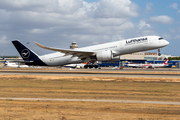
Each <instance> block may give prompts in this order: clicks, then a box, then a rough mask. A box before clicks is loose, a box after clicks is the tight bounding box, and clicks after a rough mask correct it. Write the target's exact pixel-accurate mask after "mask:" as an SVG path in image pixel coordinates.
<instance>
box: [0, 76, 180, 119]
mask: <svg viewBox="0 0 180 120" xmlns="http://www.w3.org/2000/svg"><path fill="white" fill-rule="evenodd" d="M0 78H1V79H0V91H1V92H0V96H1V97H17V98H68V99H113V100H144V101H171V102H180V82H179V79H163V78H115V77H114V78H110V77H61V76H33V75H32V76H31V75H29V76H28V75H25V76H23V75H0ZM1 119H2V120H4V119H7V120H11V119H12V120H14V119H17V120H19V119H22V120H28V119H45V120H50V119H52V120H54V119H57V120H59V119H62V120H66V119H67V120H74V119H77V120H84V119H87V120H110V119H112V120H115V119H116V120H118V119H140V120H141V119H147V120H149V119H151V120H152V119H180V106H178V105H155V104H130V103H95V102H58V101H53V102H52V101H14V100H11V99H7V100H1V101H0V120H1Z"/></svg>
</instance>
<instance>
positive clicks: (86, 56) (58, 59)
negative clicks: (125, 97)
mask: <svg viewBox="0 0 180 120" xmlns="http://www.w3.org/2000/svg"><path fill="white" fill-rule="evenodd" d="M12 43H13V45H14V46H15V48H16V49H17V51H18V52H19V54H20V55H21V57H22V58H23V60H24V63H25V64H27V65H34V66H35V65H38V66H63V65H67V64H78V63H85V62H92V63H94V62H96V61H110V60H113V58H114V57H116V56H120V55H123V54H129V53H134V52H140V51H147V50H153V49H158V48H162V47H165V46H167V45H168V44H169V42H168V41H167V40H165V39H163V38H162V37H159V36H144V37H137V38H131V39H125V40H121V41H115V42H110V43H105V44H99V45H93V46H89V47H83V48H76V49H60V48H53V47H46V46H43V45H41V44H39V43H37V42H34V43H35V44H36V45H37V46H39V47H41V48H44V49H48V50H52V51H55V53H51V54H47V55H42V56H39V55H37V54H36V53H35V52H33V51H32V50H30V49H29V48H27V47H26V46H25V45H23V44H22V43H21V42H20V41H18V40H14V41H12Z"/></svg>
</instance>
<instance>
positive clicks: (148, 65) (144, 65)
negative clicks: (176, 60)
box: [125, 59, 168, 69]
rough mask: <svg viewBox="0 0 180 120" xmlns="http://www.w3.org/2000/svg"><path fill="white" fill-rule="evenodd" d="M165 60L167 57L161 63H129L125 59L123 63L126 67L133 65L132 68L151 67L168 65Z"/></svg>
mask: <svg viewBox="0 0 180 120" xmlns="http://www.w3.org/2000/svg"><path fill="white" fill-rule="evenodd" d="M167 62H168V59H166V60H165V61H164V63H163V64H133V63H131V64H130V63H129V62H128V61H127V60H125V64H126V66H128V67H133V68H139V67H141V68H152V69H154V68H162V67H167V66H168V64H167Z"/></svg>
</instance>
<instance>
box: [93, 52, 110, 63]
mask: <svg viewBox="0 0 180 120" xmlns="http://www.w3.org/2000/svg"><path fill="white" fill-rule="evenodd" d="M96 58H97V61H106V60H112V59H113V53H112V51H111V50H109V51H100V52H98V53H97V54H96Z"/></svg>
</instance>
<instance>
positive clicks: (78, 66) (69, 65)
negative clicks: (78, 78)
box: [63, 63, 87, 69]
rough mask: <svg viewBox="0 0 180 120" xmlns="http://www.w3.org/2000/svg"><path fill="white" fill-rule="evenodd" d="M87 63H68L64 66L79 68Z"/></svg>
mask: <svg viewBox="0 0 180 120" xmlns="http://www.w3.org/2000/svg"><path fill="white" fill-rule="evenodd" d="M86 64H87V63H80V64H67V65H64V66H63V67H69V68H77V69H80V68H84V66H85V65H86Z"/></svg>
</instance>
